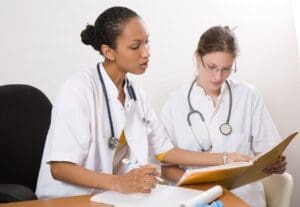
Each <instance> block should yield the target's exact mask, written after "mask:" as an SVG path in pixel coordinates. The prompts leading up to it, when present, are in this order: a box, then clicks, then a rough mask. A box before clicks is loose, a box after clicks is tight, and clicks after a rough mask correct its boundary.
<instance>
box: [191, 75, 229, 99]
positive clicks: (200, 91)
mask: <svg viewBox="0 0 300 207" xmlns="http://www.w3.org/2000/svg"><path fill="white" fill-rule="evenodd" d="M227 81H228V83H229V85H231V80H227ZM226 91H228V88H227V85H226V83H225V81H224V83H223V84H222V86H221V93H220V95H219V96H218V99H217V100H218V102H219V100H220V99H222V97H223V94H224V93H225V92H226ZM195 92H196V93H195V94H199V95H200V94H201V96H206V93H205V90H204V88H203V87H202V86H199V85H198V84H197V83H196V84H195Z"/></svg>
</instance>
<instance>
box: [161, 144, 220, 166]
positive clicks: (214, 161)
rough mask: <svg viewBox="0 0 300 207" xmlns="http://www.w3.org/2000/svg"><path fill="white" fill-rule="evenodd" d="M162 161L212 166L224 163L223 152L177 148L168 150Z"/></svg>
mask: <svg viewBox="0 0 300 207" xmlns="http://www.w3.org/2000/svg"><path fill="white" fill-rule="evenodd" d="M162 161H163V162H165V163H170V164H177V165H189V166H200V165H204V166H212V165H221V164H223V163H224V161H223V153H210V152H194V151H190V150H183V149H179V148H173V149H171V150H169V151H168V152H167V154H166V155H165V157H164V159H163V160H162Z"/></svg>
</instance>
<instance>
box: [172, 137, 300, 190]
mask: <svg viewBox="0 0 300 207" xmlns="http://www.w3.org/2000/svg"><path fill="white" fill-rule="evenodd" d="M297 135H299V132H294V133H292V134H290V135H289V136H287V137H286V138H284V139H282V140H281V141H280V142H279V143H278V144H277V145H275V146H274V147H272V148H271V149H269V150H268V151H266V152H265V153H262V154H260V155H258V156H257V157H256V158H255V159H254V160H252V161H250V162H234V163H229V164H226V165H219V166H212V167H206V168H199V169H188V170H186V171H185V173H184V174H183V176H182V177H181V178H180V180H179V181H178V182H177V185H186V184H199V183H217V184H220V185H222V186H224V187H226V188H227V189H234V188H237V187H240V186H242V185H246V184H248V183H251V182H254V181H257V180H260V179H262V178H265V177H267V176H269V175H270V174H269V173H265V172H263V170H264V169H265V168H267V167H269V166H271V165H272V164H274V163H276V162H277V160H278V157H279V156H280V155H281V154H282V153H283V152H284V150H285V149H286V147H287V146H288V144H289V143H290V142H291V141H292V140H293V139H294V138H295V137H297Z"/></svg>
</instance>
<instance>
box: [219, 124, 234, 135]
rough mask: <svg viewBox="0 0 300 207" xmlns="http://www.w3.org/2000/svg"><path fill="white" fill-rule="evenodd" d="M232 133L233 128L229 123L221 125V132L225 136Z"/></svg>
mask: <svg viewBox="0 0 300 207" xmlns="http://www.w3.org/2000/svg"><path fill="white" fill-rule="evenodd" d="M231 131H232V128H231V126H230V125H229V123H223V124H221V126H220V132H221V133H222V134H223V135H229V134H230V133H231Z"/></svg>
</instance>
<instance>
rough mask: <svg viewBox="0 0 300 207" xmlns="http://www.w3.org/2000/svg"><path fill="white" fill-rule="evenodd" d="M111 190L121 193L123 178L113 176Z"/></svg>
mask: <svg viewBox="0 0 300 207" xmlns="http://www.w3.org/2000/svg"><path fill="white" fill-rule="evenodd" d="M111 190H112V191H117V192H121V176H120V175H113V180H112V185H111Z"/></svg>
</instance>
